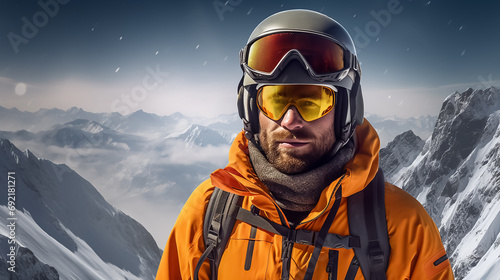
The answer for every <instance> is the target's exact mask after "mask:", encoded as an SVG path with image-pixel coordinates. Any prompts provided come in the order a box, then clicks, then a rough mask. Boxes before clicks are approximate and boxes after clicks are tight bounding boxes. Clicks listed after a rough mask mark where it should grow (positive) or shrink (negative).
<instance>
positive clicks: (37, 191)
mask: <svg viewBox="0 0 500 280" xmlns="http://www.w3.org/2000/svg"><path fill="white" fill-rule="evenodd" d="M8 172H14V175H13V176H14V177H15V197H16V198H17V199H16V201H15V203H16V204H15V207H16V209H17V210H16V211H14V213H13V215H12V214H11V213H10V210H11V209H8V207H7V199H2V201H0V217H1V219H2V220H4V221H6V220H7V218H8V217H13V216H14V217H16V218H17V220H16V224H17V226H16V232H15V238H16V240H17V242H18V243H19V245H20V246H21V247H24V248H27V249H29V251H31V252H32V253H33V255H34V256H35V257H36V258H37V260H38V262H40V263H41V264H45V265H46V266H44V265H40V267H45V269H46V267H47V266H50V267H53V268H54V269H55V270H56V271H57V273H58V274H59V276H60V277H61V279H153V278H154V275H155V273H156V268H157V266H158V263H159V259H160V255H161V251H160V250H159V248H158V246H157V244H156V242H155V241H154V239H153V237H152V236H151V235H150V234H149V233H148V232H147V231H146V230H145V229H144V227H142V226H141V225H140V224H139V223H138V222H136V221H135V220H133V219H132V218H130V217H129V216H127V215H126V214H124V213H123V212H121V211H119V210H117V209H116V208H114V207H113V206H111V205H110V204H109V203H107V202H106V201H105V200H104V198H103V197H102V196H101V195H100V194H99V193H98V192H97V190H96V189H95V188H94V187H93V186H92V185H91V184H90V183H89V182H88V181H86V180H85V179H83V178H82V177H80V176H79V175H78V174H77V173H76V172H74V171H73V170H71V169H70V168H68V167H67V166H65V165H56V164H53V163H52V162H50V161H48V160H43V159H38V158H36V157H35V156H34V155H33V154H32V153H31V152H30V151H28V150H27V151H25V152H21V151H20V150H19V149H17V148H16V147H15V146H14V145H13V144H11V143H10V142H9V141H8V140H5V139H1V140H0V182H4V183H5V184H7V181H8V178H7V175H8ZM5 193H6V190H5ZM2 197H3V196H2ZM0 235H1V236H4V237H9V236H11V234H10V232H9V230H8V229H7V228H6V227H1V228H0ZM0 249H1V250H2V252H1V255H0V258H2V262H5V259H3V258H5V257H6V255H7V253H6V252H4V251H3V250H5V248H4V247H1V248H0ZM23 251H24V253H23ZM20 252H21V253H19V254H20V255H19V256H20V257H21V255H22V254H25V253H26V252H27V251H26V250H21V251H20ZM21 260H22V258H20V259H19V261H20V263H19V267H21V264H22V262H21ZM49 271H51V270H50V269H49ZM30 273H31V272H30ZM29 275H31V274H29ZM29 275H24V274H21V275H20V276H26V277H27V278H24V277H21V278H20V279H33V278H31V277H30V276H29Z"/></svg>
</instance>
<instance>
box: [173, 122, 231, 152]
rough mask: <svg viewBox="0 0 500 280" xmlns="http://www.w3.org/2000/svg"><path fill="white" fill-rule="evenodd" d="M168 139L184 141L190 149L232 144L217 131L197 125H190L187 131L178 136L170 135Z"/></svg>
mask: <svg viewBox="0 0 500 280" xmlns="http://www.w3.org/2000/svg"><path fill="white" fill-rule="evenodd" d="M168 139H173V140H180V141H183V142H185V143H186V145H187V146H188V147H193V146H200V147H206V146H208V145H212V146H220V145H224V144H226V145H228V144H230V143H229V142H228V141H227V140H226V139H224V138H223V137H222V136H221V135H220V134H219V133H217V132H216V131H214V130H212V129H209V128H207V127H204V126H201V125H196V124H193V125H190V126H189V127H188V128H187V129H186V130H185V131H183V132H181V133H180V134H178V135H177V134H172V135H170V136H169V137H168Z"/></svg>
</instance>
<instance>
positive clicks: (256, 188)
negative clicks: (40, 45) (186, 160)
mask: <svg viewBox="0 0 500 280" xmlns="http://www.w3.org/2000/svg"><path fill="white" fill-rule="evenodd" d="M354 139H355V143H356V152H355V154H354V156H353V158H352V159H351V160H350V161H349V162H348V163H347V164H346V166H345V173H344V175H343V176H342V177H341V178H338V179H336V180H334V181H333V182H332V183H331V184H330V185H329V186H328V187H326V188H325V190H323V192H322V194H321V197H320V200H319V201H318V204H317V205H316V207H315V208H314V209H313V211H312V212H315V211H319V212H321V211H323V210H324V208H325V207H326V206H327V205H329V201H330V199H331V198H332V194H333V193H334V192H335V191H336V188H337V187H338V183H339V181H340V179H342V182H341V185H342V196H343V197H348V196H351V195H353V194H355V193H357V192H359V191H361V190H362V189H364V188H365V187H366V186H367V185H368V183H369V182H370V181H371V180H372V179H373V178H374V177H375V174H376V173H377V171H378V166H379V149H380V140H379V138H378V135H377V132H376V131H375V129H374V128H373V127H372V126H371V124H370V123H369V122H368V121H366V119H365V121H364V122H363V124H362V125H359V126H358V127H356V132H355V137H354ZM210 179H211V181H212V184H213V185H214V186H217V187H219V188H220V189H222V190H225V191H228V192H231V193H235V194H237V195H240V196H253V197H254V199H258V200H261V199H264V200H271V201H272V202H273V207H275V206H274V204H275V203H274V200H273V199H272V196H271V195H270V193H269V190H268V189H267V187H266V186H265V185H264V184H263V183H262V182H261V181H260V180H259V178H258V177H257V175H256V174H255V171H254V170H253V167H252V164H251V162H250V158H249V153H248V140H247V139H246V138H245V135H244V132H243V131H242V132H241V133H239V134H238V136H237V137H236V138H235V140H234V142H233V144H232V145H231V148H230V150H229V164H228V165H227V166H226V167H225V168H224V169H218V170H216V171H214V172H213V173H212V174H211V175H210ZM255 202H256V201H255ZM259 204H260V203H259ZM261 209H262V208H261ZM262 210H264V209H262Z"/></svg>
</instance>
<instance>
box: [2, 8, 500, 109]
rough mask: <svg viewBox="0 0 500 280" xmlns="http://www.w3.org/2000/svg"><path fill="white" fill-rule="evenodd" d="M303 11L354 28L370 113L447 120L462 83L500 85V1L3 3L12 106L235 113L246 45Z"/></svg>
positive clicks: (7, 96)
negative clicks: (261, 26)
mask: <svg viewBox="0 0 500 280" xmlns="http://www.w3.org/2000/svg"><path fill="white" fill-rule="evenodd" d="M297 8H303V9H311V10H315V11H318V12H322V13H324V14H326V15H328V16H330V17H332V18H334V19H335V20H337V21H338V22H340V23H341V24H342V25H343V26H344V27H345V28H346V29H347V31H348V32H349V33H351V36H352V37H353V40H354V43H355V45H356V47H357V49H358V58H359V60H360V61H361V67H362V81H361V83H362V88H363V95H364V100H365V111H366V112H368V113H371V114H377V115H380V116H398V117H402V118H408V117H418V116H425V115H433V116H437V115H438V113H439V110H440V107H441V104H442V102H443V100H444V99H445V98H446V96H448V95H449V94H451V93H453V92H454V91H464V90H465V89H467V88H468V87H472V88H486V87H489V86H500V67H499V65H500V52H499V50H500V36H499V34H500V17H498V11H499V10H500V3H499V2H498V1H451V0H445V1H419V0H411V1H410V0H380V1H379V0H377V1H373V0H371V1H360V0H357V1H332V0H324V1H319V0H317V1H315V0H311V1H292V0H289V1H287V0H282V1H272V0H266V1H250V0H213V1H212V0H211V1H202V0H191V1H175V2H173V1H159V0H156V1H153V0H151V1H147V0H146V1H139V0H134V1H132V0H109V1H103V0H101V1H97V0H88V1H78V0H39V1H17V0H2V1H1V2H0V106H3V107H7V108H12V107H16V108H18V109H20V110H23V111H37V110H38V109H40V108H60V109H64V110H66V109H69V108H71V107H80V108H83V109H84V110H86V111H91V112H96V113H99V112H119V113H121V114H124V115H126V114H129V113H132V112H134V111H137V110H139V109H142V110H144V111H146V112H149V113H155V114H157V115H170V114H172V113H174V112H181V113H183V114H186V115H189V116H206V117H213V116H216V115H219V114H227V113H234V112H236V88H237V85H238V82H239V79H240V78H241V73H242V72H241V69H240V66H239V60H238V53H239V50H240V49H241V48H242V47H243V46H244V45H245V44H246V42H247V39H248V36H249V35H250V33H251V32H252V30H253V29H254V28H255V26H257V24H258V23H259V22H261V21H262V20H263V19H265V18H266V17H268V16H270V15H271V14H273V13H276V12H279V11H283V10H288V9H297Z"/></svg>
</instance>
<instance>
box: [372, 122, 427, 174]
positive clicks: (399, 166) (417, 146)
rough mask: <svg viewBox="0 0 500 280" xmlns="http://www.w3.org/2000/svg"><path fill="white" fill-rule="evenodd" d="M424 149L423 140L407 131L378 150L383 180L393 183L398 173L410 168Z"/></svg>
mask: <svg viewBox="0 0 500 280" xmlns="http://www.w3.org/2000/svg"><path fill="white" fill-rule="evenodd" d="M423 147H424V140H422V139H421V138H420V137H418V136H416V135H415V134H414V133H413V131H411V130H408V131H406V132H404V133H402V134H400V135H398V136H396V138H394V140H393V141H391V142H389V144H387V147H385V148H382V149H380V168H381V169H382V170H383V171H384V177H385V180H386V181H388V182H394V178H395V177H397V175H398V172H400V171H401V170H404V169H405V167H408V166H410V165H411V164H412V163H413V161H414V160H415V158H416V157H417V156H418V154H419V153H420V152H421V151H422V148H423Z"/></svg>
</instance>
